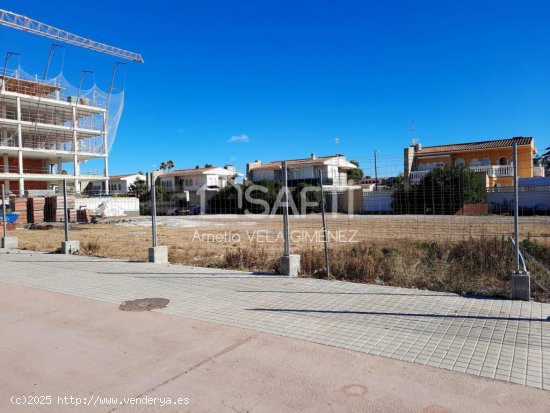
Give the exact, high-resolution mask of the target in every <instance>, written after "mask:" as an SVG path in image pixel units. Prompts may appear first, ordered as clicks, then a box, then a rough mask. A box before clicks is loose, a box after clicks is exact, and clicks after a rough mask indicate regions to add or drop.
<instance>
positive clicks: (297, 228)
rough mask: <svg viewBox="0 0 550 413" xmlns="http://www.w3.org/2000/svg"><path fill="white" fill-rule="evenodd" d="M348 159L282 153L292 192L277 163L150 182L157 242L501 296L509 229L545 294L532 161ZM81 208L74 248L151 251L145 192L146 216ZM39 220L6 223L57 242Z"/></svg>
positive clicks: (57, 231) (549, 283) (547, 201)
mask: <svg viewBox="0 0 550 413" xmlns="http://www.w3.org/2000/svg"><path fill="white" fill-rule="evenodd" d="M353 160H354V161H356V164H357V167H353V168H352V167H350V162H349V161H348V160H345V159H344V158H343V157H339V158H336V159H335V160H334V159H333V160H330V159H324V158H322V159H312V160H311V161H309V162H306V161H303V162H295V161H289V162H287V165H286V167H287V168H286V172H287V179H286V182H287V186H286V188H287V189H288V191H285V185H284V177H285V176H284V175H285V174H284V173H283V171H284V167H283V163H281V164H280V165H274V166H273V178H272V179H267V178H266V176H267V174H265V173H263V174H262V175H261V179H257V180H254V179H249V180H246V181H245V182H243V183H239V184H228V185H227V186H225V187H223V188H216V187H203V188H201V189H200V190H199V191H197V192H196V193H194V194H191V196H189V195H188V194H186V195H185V196H183V194H178V193H167V192H166V191H160V190H159V191H158V192H157V191H155V195H156V198H157V199H156V201H155V207H156V212H157V214H156V227H157V232H156V245H158V246H167V247H168V259H169V261H170V262H173V263H180V264H187V265H194V266H213V267H222V268H233V269H242V270H250V271H259V272H275V271H277V270H278V269H280V267H279V264H280V259H281V257H282V256H284V255H299V256H300V261H301V270H300V272H301V274H302V275H305V276H313V277H324V278H337V279H345V280H350V281H357V282H372V283H379V284H387V285H397V286H403V287H411V288H428V289H437V290H443V291H454V292H460V293H473V294H492V295H494V294H496V295H502V296H508V295H510V291H511V287H510V286H511V282H512V273H513V272H514V271H516V269H517V268H516V267H517V264H516V259H517V258H516V252H515V250H514V246H513V243H512V242H511V241H510V237H512V240H516V239H517V240H519V243H518V246H519V249H520V252H521V253H522V255H523V256H524V257H525V261H526V264H527V269H528V270H529V271H530V272H531V281H532V291H533V295H534V296H535V298H537V299H544V300H547V299H550V293H549V290H550V276H549V272H548V268H550V252H549V251H550V184H549V183H548V182H547V180H546V179H547V178H542V177H537V176H534V177H533V175H534V174H535V172H534V167H533V165H532V164H527V165H526V164H525V163H523V164H521V163H520V162H516V163H517V165H518V167H515V166H514V163H513V160H512V159H510V160H509V163H508V164H507V165H493V166H491V165H481V166H483V167H484V168H481V166H480V165H473V166H471V167H470V165H464V164H462V163H459V164H444V163H442V164H440V163H435V164H431V163H430V164H429V165H428V166H427V167H425V166H420V165H414V166H413V170H411V171H407V172H404V171H403V156H382V155H381V154H379V153H376V154H375V155H373V156H367V157H355V158H354V159H353ZM498 166H506V168H499V167H498ZM480 168H481V169H483V170H481V169H480ZM522 168H523V169H522ZM358 169H361V170H362V173H361V172H354V171H356V170H358ZM510 171H512V172H510ZM514 171H516V172H517V174H518V176H519V179H518V180H517V182H518V185H517V187H516V188H515V187H514V182H515V180H514V176H513V173H514ZM279 172H280V173H279ZM418 172H422V173H421V174H419V173H418ZM510 174H512V176H510ZM536 174H539V175H540V171H537V172H536ZM419 175H422V176H421V177H419ZM248 178H253V175H252V176H249V177H248ZM69 195H71V194H69ZM286 196H288V199H286V198H285V197H286ZM110 199H115V198H107V197H106V198H105V199H104V201H105V202H104V203H106V204H109V200H110ZM79 205H80V206H79V207H75V208H76V209H80V210H86V209H88V212H87V213H83V212H80V214H79V215H78V216H80V217H83V216H84V218H81V219H78V216H77V214H76V213H75V214H73V215H71V214H69V215H70V216H71V217H74V219H73V221H74V225H73V226H72V227H71V235H70V236H71V238H74V239H77V240H79V241H80V249H81V253H83V254H90V255H100V256H108V257H113V258H121V259H138V260H147V259H148V255H147V254H148V248H149V247H151V246H152V245H153V232H152V229H151V221H152V219H151V215H150V214H151V210H152V202H151V196H150V194H145V195H144V196H142V199H141V202H140V207H139V212H140V215H141V216H134V215H137V213H129V211H124V212H123V214H121V215H125V216H112V217H109V216H107V217H101V216H97V215H99V214H96V212H95V210H97V208H98V206H95V205H94V207H89V208H87V207H86V206H83V205H82V204H79ZM516 206H517V212H518V214H517V223H518V233H517V235H516V234H515V221H514V218H515V211H516ZM111 209H113V208H111ZM114 210H115V212H116V208H114ZM285 211H288V216H286V217H285ZM112 212H113V211H111V214H107V215H112ZM92 217H93V218H92ZM92 219H93V224H92ZM78 221H80V222H78ZM285 222H286V223H287V225H285ZM38 224H39V223H35V224H34V225H33V226H32V227H31V225H30V224H29V225H27V227H25V228H20V229H18V230H13V231H15V232H16V233H17V235H18V237H19V239H20V245H21V246H22V247H24V248H35V249H44V250H52V251H53V250H56V249H58V248H59V244H60V242H61V241H62V240H63V238H64V233H63V228H62V226H60V224H56V223H44V224H40V225H38ZM41 226H42V227H43V228H42V229H44V228H45V229H46V230H43V231H40V230H38V229H40V227H41ZM33 228H34V229H33ZM8 232H9V231H8ZM285 240H288V243H285Z"/></svg>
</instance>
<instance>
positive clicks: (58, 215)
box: [44, 196, 76, 222]
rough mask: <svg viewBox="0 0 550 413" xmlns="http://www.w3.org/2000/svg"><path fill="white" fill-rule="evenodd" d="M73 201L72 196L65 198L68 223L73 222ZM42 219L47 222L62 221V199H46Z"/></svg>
mask: <svg viewBox="0 0 550 413" xmlns="http://www.w3.org/2000/svg"><path fill="white" fill-rule="evenodd" d="M74 209H75V199H74V196H68V197H67V215H68V217H69V221H70V222H74V220H75V218H76V216H75V214H74V212H73V211H74ZM44 218H45V220H46V221H47V222H57V221H63V197H62V196H49V197H47V198H46V208H45V214H44Z"/></svg>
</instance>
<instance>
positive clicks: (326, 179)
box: [246, 153, 357, 189]
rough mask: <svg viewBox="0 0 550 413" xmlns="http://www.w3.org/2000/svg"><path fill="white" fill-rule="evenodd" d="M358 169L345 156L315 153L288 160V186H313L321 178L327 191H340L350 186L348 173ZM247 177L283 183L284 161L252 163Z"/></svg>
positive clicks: (250, 179)
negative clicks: (304, 183) (301, 183)
mask: <svg viewBox="0 0 550 413" xmlns="http://www.w3.org/2000/svg"><path fill="white" fill-rule="evenodd" d="M355 168H357V166H356V165H354V164H352V163H351V162H349V161H348V160H346V157H345V156H344V155H339V154H338V155H331V156H320V157H317V156H316V155H315V154H314V153H312V154H311V156H310V157H309V158H303V159H289V160H287V170H288V177H287V180H288V186H289V187H293V186H296V185H298V183H300V182H306V183H309V184H312V185H316V184H319V182H320V176H322V177H323V185H324V186H327V189H330V188H332V189H338V188H344V187H347V186H348V177H347V172H348V171H350V170H352V169H355ZM246 177H247V180H248V181H250V182H258V181H262V180H268V181H281V180H282V178H283V176H282V161H274V162H267V163H262V162H261V161H254V162H250V163H248V164H247V166H246Z"/></svg>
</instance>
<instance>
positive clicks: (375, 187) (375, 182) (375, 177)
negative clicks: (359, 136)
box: [374, 149, 378, 191]
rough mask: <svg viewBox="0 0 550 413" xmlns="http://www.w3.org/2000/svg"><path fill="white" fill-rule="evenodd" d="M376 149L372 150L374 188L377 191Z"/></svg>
mask: <svg viewBox="0 0 550 413" xmlns="http://www.w3.org/2000/svg"><path fill="white" fill-rule="evenodd" d="M377 154H378V149H375V150H374V190H375V191H378V159H377Z"/></svg>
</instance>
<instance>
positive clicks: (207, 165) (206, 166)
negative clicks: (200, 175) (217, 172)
mask: <svg viewBox="0 0 550 413" xmlns="http://www.w3.org/2000/svg"><path fill="white" fill-rule="evenodd" d="M204 167H205V168H213V167H214V165H212V164H211V163H205V164H204Z"/></svg>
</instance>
